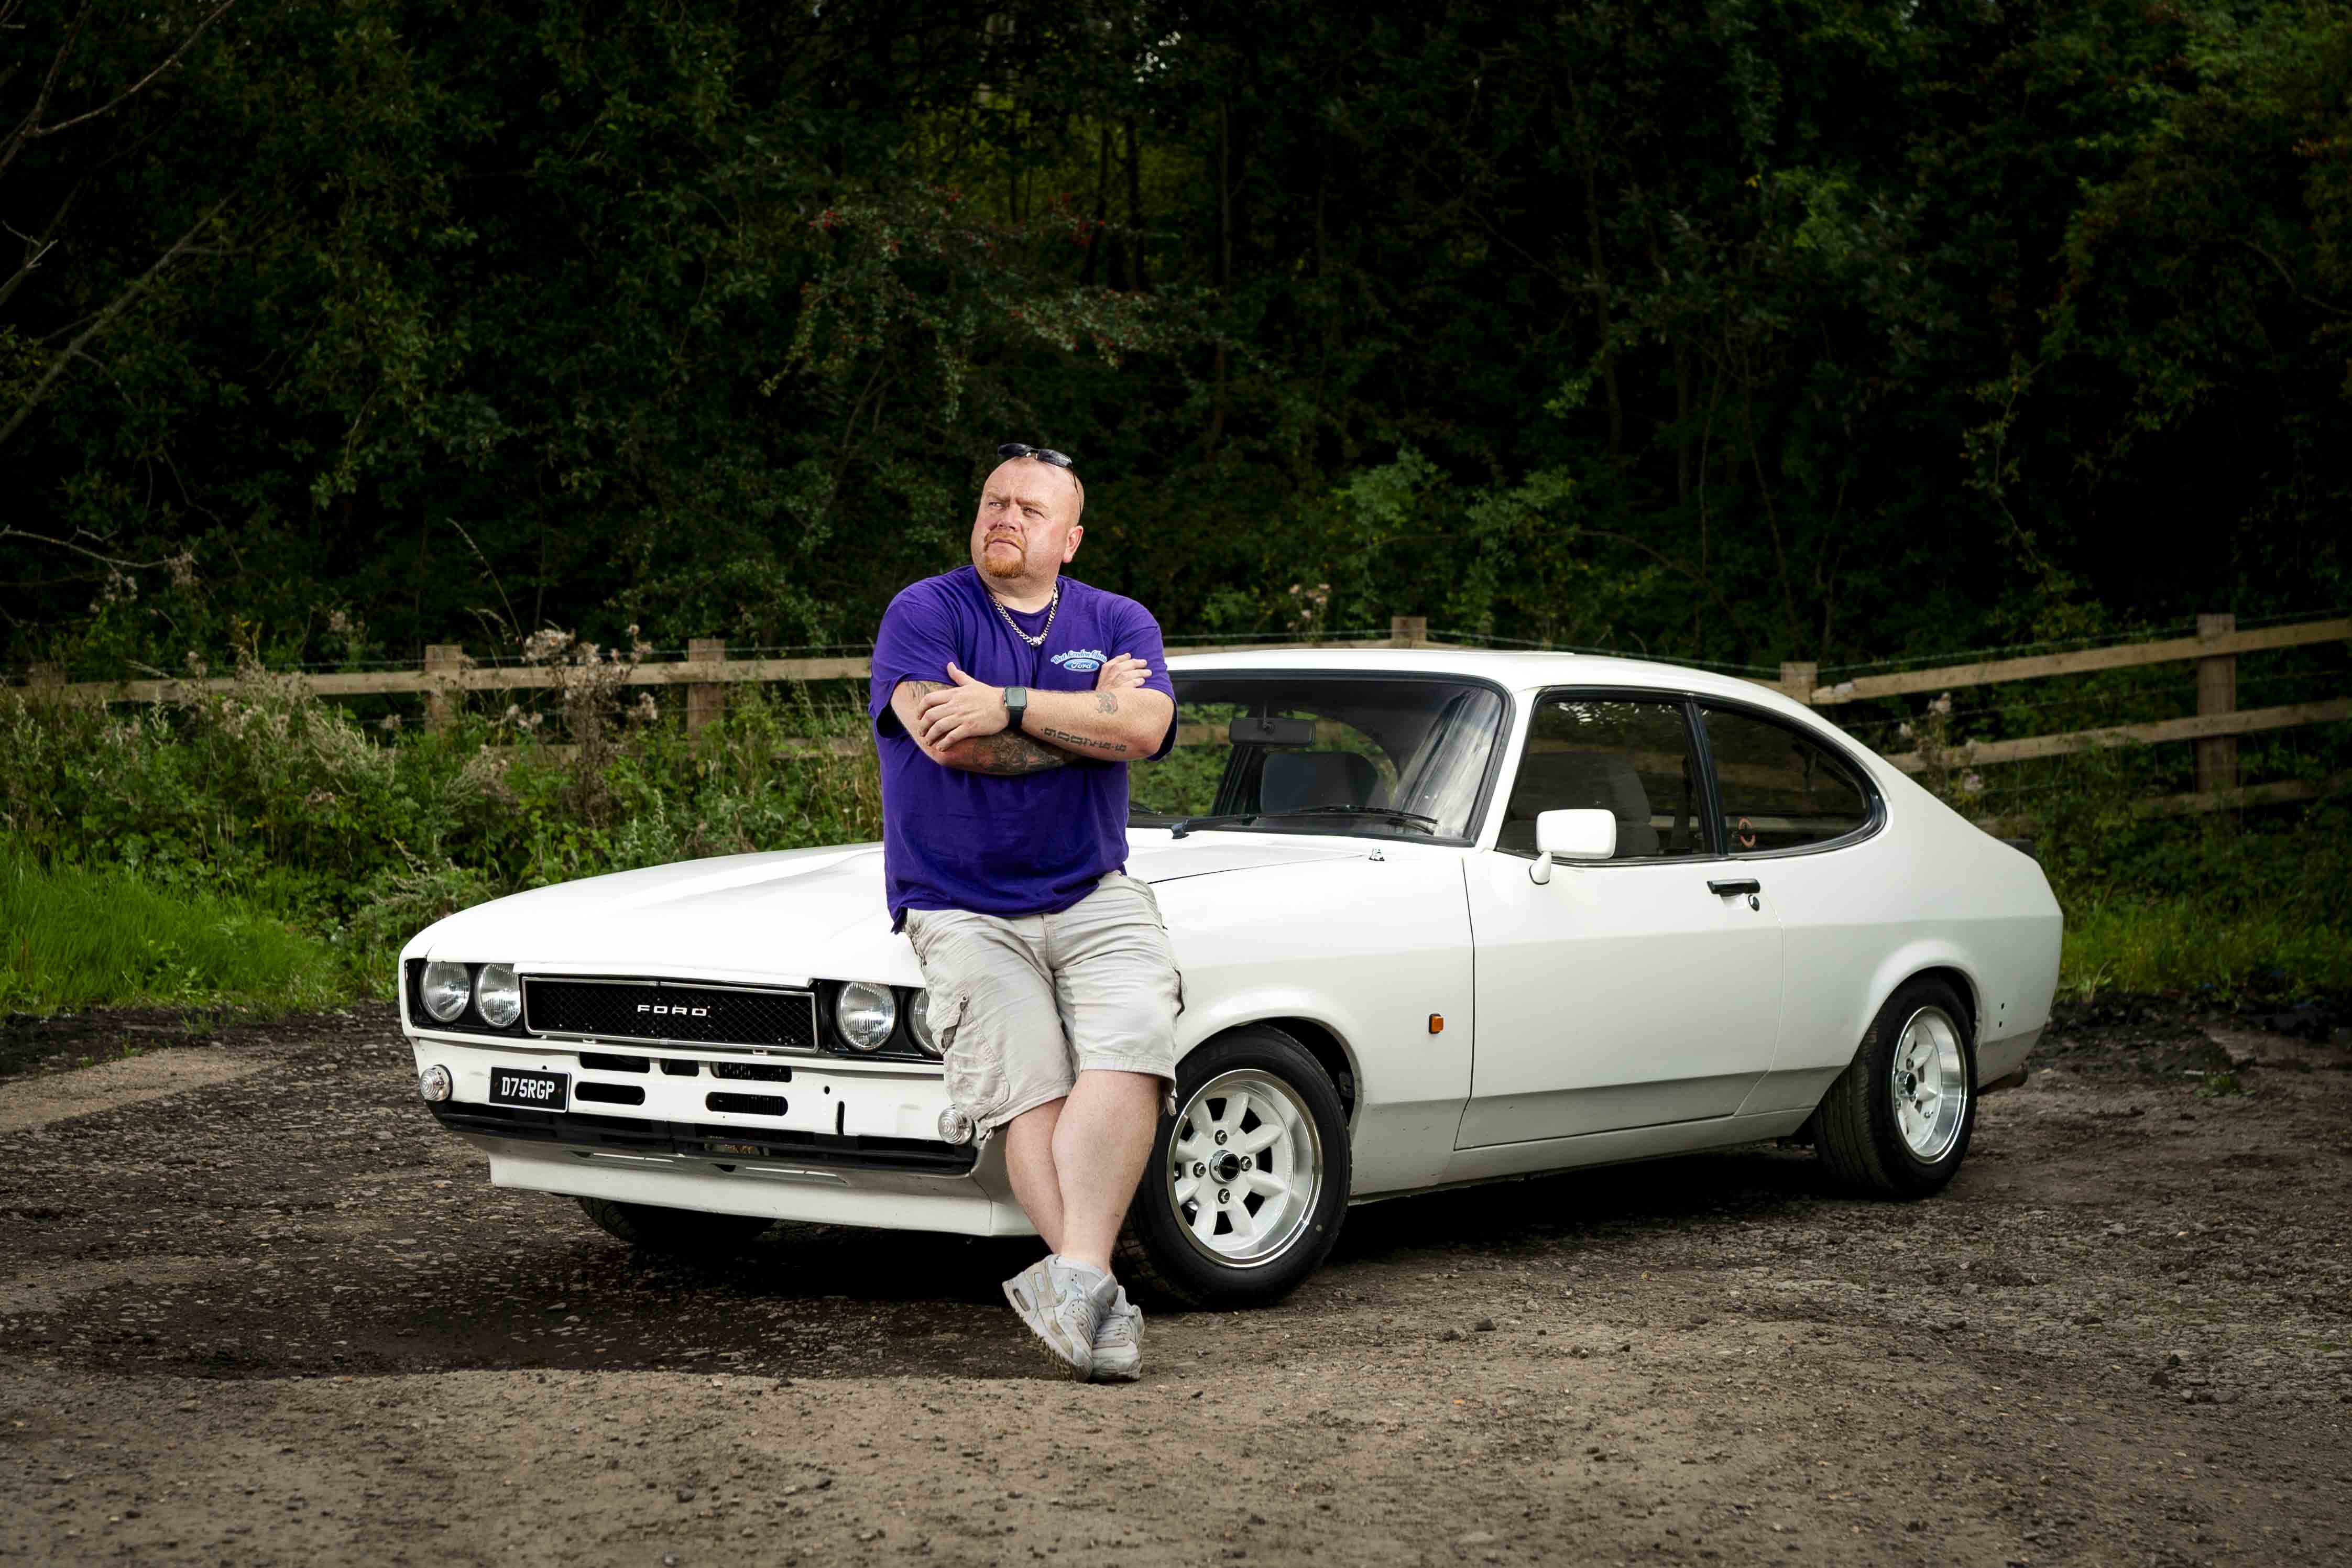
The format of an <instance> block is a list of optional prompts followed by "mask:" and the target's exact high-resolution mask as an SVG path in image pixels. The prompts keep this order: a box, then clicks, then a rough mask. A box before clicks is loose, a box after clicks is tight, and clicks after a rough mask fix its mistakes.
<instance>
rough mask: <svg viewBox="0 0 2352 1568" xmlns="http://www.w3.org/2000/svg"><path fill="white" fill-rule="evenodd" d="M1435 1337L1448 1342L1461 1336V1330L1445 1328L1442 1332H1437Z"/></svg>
mask: <svg viewBox="0 0 2352 1568" xmlns="http://www.w3.org/2000/svg"><path fill="white" fill-rule="evenodd" d="M1437 1337H1438V1338H1439V1339H1442V1340H1446V1341H1449V1342H1450V1341H1453V1340H1457V1339H1460V1338H1461V1337H1462V1331H1461V1330H1460V1329H1447V1330H1446V1331H1445V1332H1444V1333H1442V1334H1439V1335H1438V1336H1437Z"/></svg>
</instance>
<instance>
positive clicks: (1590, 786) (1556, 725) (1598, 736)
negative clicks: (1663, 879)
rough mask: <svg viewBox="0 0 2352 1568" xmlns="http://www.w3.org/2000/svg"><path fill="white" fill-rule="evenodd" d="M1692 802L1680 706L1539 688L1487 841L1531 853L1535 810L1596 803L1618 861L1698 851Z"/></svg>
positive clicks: (1694, 766) (1690, 760)
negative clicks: (1499, 822) (1608, 820)
mask: <svg viewBox="0 0 2352 1568" xmlns="http://www.w3.org/2000/svg"><path fill="white" fill-rule="evenodd" d="M1700 799H1701V797H1700V795H1699V789H1698V762H1697V759H1696V758H1695V757H1693V756H1692V754H1691V744H1690V730H1689V728H1688V727H1687V726H1686V725H1685V723H1684V720H1683V707H1682V705H1681V704H1680V703H1675V702H1636V701H1628V700H1622V699H1619V698H1614V697H1589V696H1582V695H1578V694H1576V693H1574V692H1548V693H1546V694H1545V695H1544V696H1543V697H1542V698H1541V699H1540V700H1539V701H1538V703H1537V705H1536V711H1535V716H1534V717H1533V718H1532V719H1531V720H1530V721H1529V723H1528V749H1527V754H1526V755H1525V756H1523V757H1521V758H1519V771H1518V776H1517V778H1516V779H1512V780H1511V793H1510V797H1509V800H1507V803H1506V804H1505V806H1504V810H1503V827H1502V831H1501V834H1500V836H1499V837H1497V838H1496V841H1495V847H1496V849H1498V850H1504V851H1507V852H1510V853H1512V854H1523V855H1532V854H1534V853H1535V852H1536V817H1537V815H1538V813H1540V812H1544V811H1565V810H1578V809H1590V808H1593V807H1599V808H1601V809H1602V810H1607V811H1609V812H1611V813H1612V814H1613V815H1614V816H1615V817H1616V819H1617V853H1616V856H1615V858H1616V859H1618V860H1621V861H1632V860H1659V859H1669V858H1672V857H1675V856H1677V855H1693V854H1699V853H1702V852H1704V851H1705V849H1706V833H1705V832H1704V831H1702V830H1701V828H1700V825H1699V817H1698V812H1699V802H1700Z"/></svg>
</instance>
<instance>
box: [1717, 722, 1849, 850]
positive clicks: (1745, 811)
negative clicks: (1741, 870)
mask: <svg viewBox="0 0 2352 1568" xmlns="http://www.w3.org/2000/svg"><path fill="white" fill-rule="evenodd" d="M1705 715H1706V744H1707V749H1708V750H1709V751H1710V752H1712V753H1713V754H1714V758H1715V781H1716V789H1717V791H1718V792H1719V793H1720V794H1721V796H1722V799H1723V836H1724V847H1725V848H1727V849H1728V850H1729V851H1730V852H1732V853H1733V854H1736V855H1738V854H1763V853H1767V852H1771V851H1774V850H1801V849H1805V848H1808V847H1810V846H1811V845H1814V844H1825V843H1828V842H1830V841H1832V840H1834V839H1843V838H1844V837H1846V836H1847V835H1848V834H1850V833H1856V832H1860V831H1862V830H1863V829H1864V828H1865V827H1867V826H1869V825H1870V816H1871V808H1870V794H1869V791H1867V790H1865V789H1864V788H1863V787H1862V782H1861V780H1860V779H1857V778H1855V777H1854V772H1853V768H1852V767H1851V766H1850V765H1849V764H1848V763H1846V762H1845V760H1844V759H1843V758H1840V757H1839V756H1838V755H1837V754H1836V753H1835V752H1833V751H1832V750H1830V748H1829V747H1825V746H1822V744H1820V743H1819V742H1817V741H1814V740H1812V739H1811V738H1809V737H1805V736H1803V735H1801V734H1799V733H1798V732H1797V731H1796V730H1794V729H1791V728H1790V727H1788V726H1787V725H1784V724H1778V723H1775V722H1774V721H1773V720H1771V719H1769V718H1759V717H1758V716H1756V715H1754V714H1748V713H1738V712H1734V711H1732V710H1730V709H1727V708H1707V709H1706V710H1705Z"/></svg>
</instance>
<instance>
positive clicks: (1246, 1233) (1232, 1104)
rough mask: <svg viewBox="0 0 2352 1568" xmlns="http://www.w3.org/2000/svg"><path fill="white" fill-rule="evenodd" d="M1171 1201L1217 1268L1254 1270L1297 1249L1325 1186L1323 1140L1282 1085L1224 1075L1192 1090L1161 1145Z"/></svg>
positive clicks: (1254, 1076) (1264, 1075)
mask: <svg viewBox="0 0 2352 1568" xmlns="http://www.w3.org/2000/svg"><path fill="white" fill-rule="evenodd" d="M1168 1156H1169V1160H1168V1201H1169V1202H1170V1204H1171V1206H1172V1207H1174V1208H1175V1210H1176V1212H1177V1214H1178V1215H1179V1216H1180V1217H1181V1218H1182V1220H1183V1224H1184V1235H1185V1238H1186V1239H1188V1240H1189V1241H1191V1242H1192V1245H1193V1246H1194V1247H1196V1248H1198V1249H1200V1250H1201V1252H1202V1254H1203V1255H1204V1256H1206V1257H1208V1258H1209V1259H1211V1260H1213V1261H1215V1262H1219V1263H1223V1264H1226V1265H1228V1266H1230V1267H1234V1268H1241V1269H1249V1268H1256V1267H1258V1266H1260V1265H1262V1264H1266V1263H1271V1262H1273V1261H1274V1260H1276V1259H1278V1258H1280V1257H1281V1256H1282V1255H1283V1254H1284V1253H1285V1252H1286V1251H1288V1250H1289V1249H1291V1248H1292V1247H1293V1246H1295V1245H1297V1241H1298V1239H1299V1237H1300V1236H1301V1235H1302V1234H1304V1233H1305V1231H1306V1228H1307V1221H1308V1220H1309V1219H1310V1218H1312V1217H1313V1215H1314V1213H1315V1204H1316V1200H1317V1199H1318V1197H1321V1196H1322V1189H1323V1140H1322V1138H1321V1137H1320V1136H1319V1135H1318V1134H1317V1132H1316V1130H1315V1117H1314V1114H1313V1113H1311V1112H1309V1111H1308V1110H1307V1106H1306V1103H1304V1102H1303V1101H1301V1100H1300V1099H1299V1097H1298V1095H1297V1093H1296V1092H1293V1091H1292V1089H1291V1087H1290V1085H1288V1084H1287V1083H1285V1082H1283V1081H1282V1080H1281V1079H1279V1078H1276V1077H1275V1076H1274V1075H1273V1074H1271V1073H1268V1072H1262V1071H1257V1070H1255V1069H1243V1070H1241V1071H1234V1072H1223V1073H1220V1074H1218V1075H1217V1076H1216V1077H1214V1078H1213V1079H1211V1080H1209V1082H1206V1083H1203V1084H1202V1085H1201V1086H1200V1087H1199V1088H1198V1089H1195V1090H1194V1091H1192V1094H1191V1096H1190V1097H1189V1098H1187V1099H1186V1101H1185V1102H1184V1103H1183V1105H1182V1106H1181V1108H1179V1109H1178V1111H1177V1113H1176V1127H1175V1131H1174V1132H1173V1133H1172V1134H1170V1136H1169V1139H1168Z"/></svg>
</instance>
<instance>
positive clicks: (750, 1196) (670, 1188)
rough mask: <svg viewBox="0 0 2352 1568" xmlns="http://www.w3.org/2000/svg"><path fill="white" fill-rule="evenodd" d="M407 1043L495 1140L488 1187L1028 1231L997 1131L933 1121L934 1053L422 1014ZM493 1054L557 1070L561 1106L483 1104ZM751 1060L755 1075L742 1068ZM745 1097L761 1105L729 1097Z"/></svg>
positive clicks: (463, 1117) (940, 1090)
mask: <svg viewBox="0 0 2352 1568" xmlns="http://www.w3.org/2000/svg"><path fill="white" fill-rule="evenodd" d="M409 1044H410V1047H411V1048H412V1050H413V1051H414V1052H415V1061H416V1070H417V1071H418V1072H420V1073H422V1072H423V1071H425V1069H426V1068H427V1067H431V1066H439V1067H441V1068H444V1069H446V1071H447V1072H448V1073H449V1076H450V1080H451V1082H452V1085H453V1089H452V1092H451V1095H450V1098H449V1099H447V1100H446V1101H444V1102H441V1103H437V1104H434V1105H431V1106H430V1109H431V1110H432V1112H433V1114H434V1116H435V1118H436V1120H437V1121H439V1122H440V1124H442V1125H443V1126H444V1127H446V1128H447V1129H449V1131H451V1132H453V1133H456V1134H458V1135H459V1136H460V1137H462V1138H464V1139H465V1140H466V1141H467V1143H469V1144H472V1145H475V1146H476V1147H477V1148H479V1149H481V1150H482V1151H483V1152H484V1153H486V1154H487V1155H489V1158H490V1179H491V1180H492V1182H493V1183H495V1184H496V1185H497V1186H506V1187H518V1188H525V1189H530V1190H534V1191H541V1192H553V1193H563V1194H569V1195H572V1196H574V1197H603V1198H609V1199H613V1200H614V1201H617V1202H624V1203H642V1204H648V1205H652V1206H654V1207H664V1208H687V1209H700V1210H705V1211H709V1212H711V1213H719V1214H746V1215H757V1216H761V1217H764V1218H774V1219H797V1220H805V1221H810V1222H814V1223H821V1224H839V1225H865V1226H872V1227H877V1228H888V1229H911V1230H939V1231H948V1232H952V1233H957V1234H962V1235H971V1236H1018V1235H1025V1234H1029V1233H1030V1226H1029V1223H1028V1220H1027V1218H1026V1217H1025V1216H1024V1215H1023V1214H1022V1212H1021V1209H1020V1207H1019V1205H1018V1204H1016V1203H1014V1202H1013V1198H1012V1190H1011V1186H1010V1184H1009V1183H1008V1182H1007V1180H1006V1179H1005V1176H1004V1169H1003V1150H1002V1147H1001V1145H1002V1140H991V1142H990V1144H989V1145H987V1146H986V1148H985V1149H984V1150H975V1148H974V1146H973V1145H952V1144H948V1143H944V1142H942V1141H940V1138H939V1137H938V1135H937V1133H936V1128H937V1126H938V1123H939V1115H940V1112H941V1111H943V1110H945V1109H946V1108H947V1106H948V1103H949V1102H948V1097H947V1091H946V1088H945V1086H944V1084H943V1083H942V1082H941V1080H940V1071H939V1069H938V1068H936V1067H934V1066H929V1065H928V1064H923V1063H908V1062H865V1061H842V1060H839V1059H835V1058H828V1057H816V1056H794V1057H792V1058H789V1059H787V1058H783V1057H779V1056H770V1057H759V1058H747V1057H746V1056H745V1055H744V1054H743V1053H742V1052H740V1051H696V1050H692V1049H688V1048H680V1047H663V1048H659V1049H658V1050H656V1051H651V1052H648V1051H647V1048H645V1047H634V1046H632V1047H624V1046H603V1047H599V1046H594V1045H581V1044H574V1043H572V1042H569V1041H564V1042H557V1041H552V1040H499V1041H496V1042H488V1041H485V1040H482V1039H480V1038H479V1037H472V1038H465V1037H451V1036H441V1035H435V1034H432V1033H428V1032H424V1031H412V1032H411V1034H410V1036H409ZM494 1063H495V1064H497V1065H500V1066H505V1067H512V1068H528V1069H531V1070H533V1071H544V1072H562V1073H565V1074H568V1075H569V1076H570V1079H571V1105H570V1107H569V1108H568V1109H567V1110H564V1111H561V1112H556V1111H532V1110H521V1109H517V1108H512V1107H508V1106H503V1105H492V1104H490V1103H488V1100H489V1076H490V1068H491V1066H492V1065H493V1064H494ZM615 1063H618V1064H620V1065H618V1066H615V1065H614V1064H615ZM640 1064H642V1065H640ZM747 1070H750V1071H757V1072H758V1073H759V1074H760V1075H761V1076H759V1077H756V1078H746V1077H742V1076H738V1075H739V1074H741V1073H743V1072H744V1071H747ZM720 1071H724V1072H726V1073H728V1074H730V1075H729V1076H725V1077H721V1076H719V1075H718V1074H719V1072H720ZM583 1091H584V1093H583ZM714 1101H717V1102H718V1103H717V1104H714V1103H713V1102H714ZM743 1105H750V1106H755V1107H756V1109H751V1110H744V1109H735V1108H732V1107H736V1106H743Z"/></svg>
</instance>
